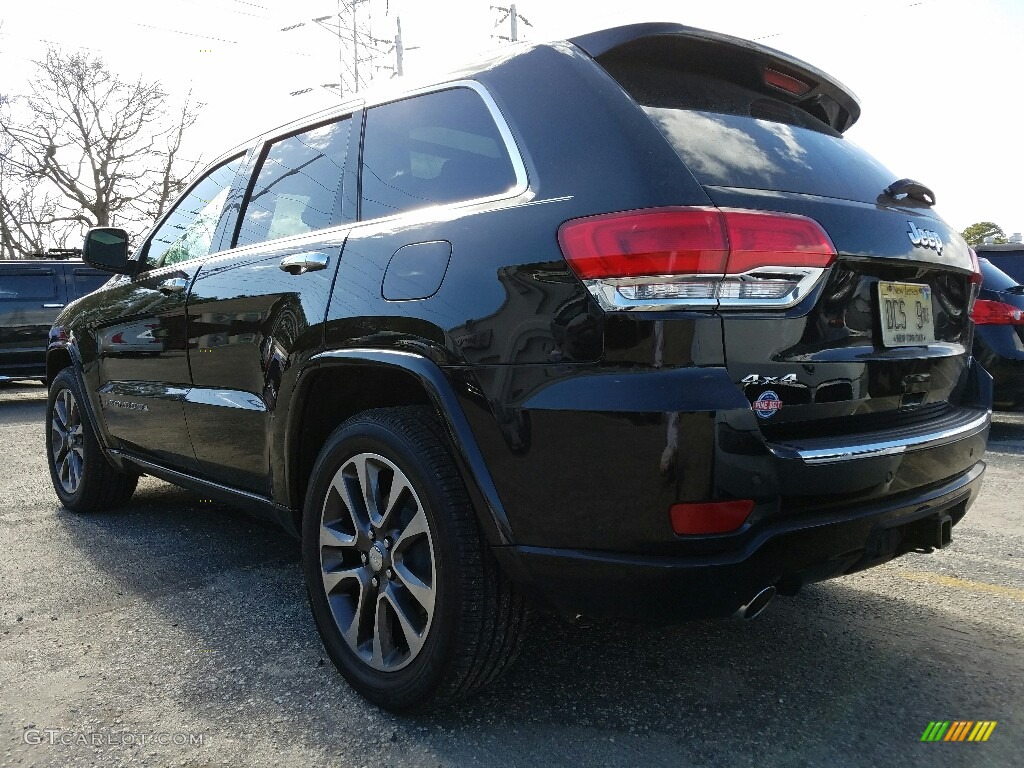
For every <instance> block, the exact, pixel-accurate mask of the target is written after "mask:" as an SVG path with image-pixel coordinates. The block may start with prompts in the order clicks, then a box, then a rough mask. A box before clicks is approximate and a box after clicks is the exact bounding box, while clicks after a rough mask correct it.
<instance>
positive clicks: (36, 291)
mask: <svg viewBox="0 0 1024 768" xmlns="http://www.w3.org/2000/svg"><path fill="white" fill-rule="evenodd" d="M56 295H57V276H56V274H55V273H54V271H53V270H52V269H13V270H10V271H8V270H0V301H17V300H19V299H52V298H54V297H56Z"/></svg>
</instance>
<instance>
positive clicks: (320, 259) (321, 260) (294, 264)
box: [281, 253, 331, 275]
mask: <svg viewBox="0 0 1024 768" xmlns="http://www.w3.org/2000/svg"><path fill="white" fill-rule="evenodd" d="M330 261H331V257H330V256H327V255H325V254H323V253H300V254H298V255H297V256H285V257H284V258H283V259H281V269H282V270H284V271H285V272H287V273H288V274H290V275H303V274H305V273H306V272H315V271H316V270H318V269H326V268H327V265H328V264H329V263H330Z"/></svg>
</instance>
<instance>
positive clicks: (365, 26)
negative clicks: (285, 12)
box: [281, 0, 391, 97]
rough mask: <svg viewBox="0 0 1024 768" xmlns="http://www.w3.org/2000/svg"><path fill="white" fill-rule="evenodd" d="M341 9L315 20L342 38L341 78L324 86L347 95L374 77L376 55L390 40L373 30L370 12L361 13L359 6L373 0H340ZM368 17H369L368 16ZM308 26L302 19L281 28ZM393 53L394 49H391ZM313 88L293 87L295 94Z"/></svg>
mask: <svg viewBox="0 0 1024 768" xmlns="http://www.w3.org/2000/svg"><path fill="white" fill-rule="evenodd" d="M337 2H338V5H337V12H336V13H333V14H327V15H325V16H318V17H316V18H315V19H311V21H312V22H313V23H314V24H316V25H318V26H319V27H321V28H323V29H326V30H327V31H328V32H330V33H331V34H333V35H334V36H335V37H337V38H338V82H337V83H323V84H322V85H321V87H322V88H327V89H334V88H337V90H338V94H339V95H340V96H342V97H344V96H345V95H346V94H349V93H358V92H359V89H360V88H365V87H366V86H367V85H368V84H369V82H370V80H372V79H373V70H374V59H375V57H376V56H379V55H382V54H383V53H385V52H384V51H381V50H380V49H379V48H378V47H377V46H378V45H379V44H381V43H390V42H391V41H390V40H379V39H377V38H375V37H374V36H373V34H372V29H371V19H370V15H369V13H366V14H360V13H359V6H361V5H364V4H366V3H368V2H370V0H337ZM364 17H365V18H364ZM304 26H306V22H304V21H300V22H299V23H297V24H292V25H290V26H287V27H283V28H282V29H281V31H282V32H289V31H291V30H293V29H298V28H299V27H304ZM388 53H390V51H388ZM312 90H313V89H312V88H303V89H301V90H298V91H292V94H291V95H293V96H298V95H301V94H303V93H309V92H310V91H312Z"/></svg>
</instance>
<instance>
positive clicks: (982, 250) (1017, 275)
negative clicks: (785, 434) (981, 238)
mask: <svg viewBox="0 0 1024 768" xmlns="http://www.w3.org/2000/svg"><path fill="white" fill-rule="evenodd" d="M975 250H977V252H978V257H979V258H982V259H988V260H989V261H990V262H992V265H993V266H995V267H996V268H997V269H1000V270H1002V271H1003V272H1005V273H1006V274H1007V275H1009V276H1010V277H1011V278H1012V279H1014V280H1016V281H1017V282H1018V283H1022V284H1024V244H1021V243H1005V244H1003V245H979V246H978V247H977V248H976V249H975Z"/></svg>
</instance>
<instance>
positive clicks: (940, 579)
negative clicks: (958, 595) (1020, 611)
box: [900, 571, 1024, 603]
mask: <svg viewBox="0 0 1024 768" xmlns="http://www.w3.org/2000/svg"><path fill="white" fill-rule="evenodd" d="M900 575H901V576H902V577H903V578H905V579H909V580H910V581H921V582H926V583H929V584H935V585H937V586H941V587H952V588H953V589H961V590H963V591H965V592H983V593H987V594H990V595H1000V596H1001V597H1008V598H1010V599H1011V600H1018V601H1020V602H1022V603H1024V589H1014V588H1013V587H1002V586H1000V585H998V584H989V583H987V582H984V581H970V580H968V579H957V578H955V577H953V576H943V575H942V574H939V573H929V572H928V571H909V572H907V573H901V574H900Z"/></svg>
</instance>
